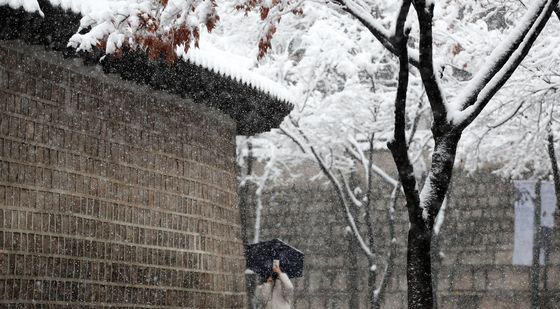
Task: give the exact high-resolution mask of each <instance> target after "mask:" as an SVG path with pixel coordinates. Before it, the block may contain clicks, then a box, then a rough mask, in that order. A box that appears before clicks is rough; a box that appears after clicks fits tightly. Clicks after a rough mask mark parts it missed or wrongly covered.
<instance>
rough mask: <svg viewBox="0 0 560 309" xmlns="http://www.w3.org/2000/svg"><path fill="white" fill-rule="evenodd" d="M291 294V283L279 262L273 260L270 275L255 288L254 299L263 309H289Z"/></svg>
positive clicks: (292, 286) (292, 291) (292, 288)
mask: <svg viewBox="0 0 560 309" xmlns="http://www.w3.org/2000/svg"><path fill="white" fill-rule="evenodd" d="M269 265H270V264H269ZM293 293H294V285H293V284H292V281H290V278H289V277H288V275H287V274H285V273H284V272H282V269H281V268H280V261H279V260H274V262H273V263H272V273H271V274H270V275H269V276H267V277H266V281H265V282H264V283H262V284H261V285H259V286H257V289H256V291H255V297H256V299H257V302H258V303H259V304H260V305H261V306H262V308H263V309H290V308H291V303H292V297H293Z"/></svg>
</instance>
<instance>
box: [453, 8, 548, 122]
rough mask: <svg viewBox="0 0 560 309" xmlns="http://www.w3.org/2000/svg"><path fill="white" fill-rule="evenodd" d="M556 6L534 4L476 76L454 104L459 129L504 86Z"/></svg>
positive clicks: (475, 115)
mask: <svg viewBox="0 0 560 309" xmlns="http://www.w3.org/2000/svg"><path fill="white" fill-rule="evenodd" d="M557 5H558V0H542V1H540V2H536V3H534V4H533V6H532V7H531V9H530V10H529V12H527V13H526V14H525V17H524V18H523V20H522V21H521V22H520V23H519V25H518V26H517V27H516V28H515V29H513V30H512V31H511V32H510V34H509V36H508V38H506V39H505V40H504V41H503V42H502V43H501V44H500V45H498V46H497V47H496V48H495V49H494V51H493V52H492V54H491V55H490V56H489V58H488V60H487V61H486V63H485V65H484V66H483V69H482V70H481V71H479V73H477V74H476V75H475V77H474V78H473V79H472V81H471V82H470V83H469V85H468V86H467V87H466V88H465V89H464V90H463V92H462V93H461V94H460V95H459V96H458V97H457V101H456V102H455V103H454V106H455V107H457V108H458V110H459V111H460V117H459V119H453V122H457V123H456V125H457V126H458V127H460V128H465V127H466V126H468V125H469V124H470V123H471V122H472V121H473V120H474V119H475V118H476V117H477V116H478V114H480V112H481V111H482V109H483V108H484V107H485V106H486V104H487V103H488V102H489V101H490V99H491V98H492V97H493V96H494V94H496V92H497V91H498V90H499V89H500V88H501V87H502V86H503V85H504V84H505V82H506V81H507V80H508V79H509V77H510V76H511V75H512V74H513V72H514V71H515V69H517V67H518V66H519V64H520V63H521V61H522V60H523V59H524V58H525V56H527V54H528V53H529V50H530V49H531V47H532V46H533V43H534V42H535V40H536V39H537V37H538V36H539V34H540V32H541V31H542V29H543V28H544V26H545V25H546V23H547V21H548V19H549V18H550V16H551V14H552V12H553V11H554V9H555V8H556V6H557Z"/></svg>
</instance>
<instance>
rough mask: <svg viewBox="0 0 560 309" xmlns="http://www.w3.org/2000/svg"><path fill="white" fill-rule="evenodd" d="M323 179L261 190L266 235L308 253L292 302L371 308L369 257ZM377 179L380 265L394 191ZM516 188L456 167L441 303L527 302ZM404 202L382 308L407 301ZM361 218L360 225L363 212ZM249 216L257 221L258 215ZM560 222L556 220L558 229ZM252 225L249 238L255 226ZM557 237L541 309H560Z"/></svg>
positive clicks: (491, 305) (491, 308)
mask: <svg viewBox="0 0 560 309" xmlns="http://www.w3.org/2000/svg"><path fill="white" fill-rule="evenodd" d="M318 172H319V171H315V173H309V174H311V175H315V174H316V173H318ZM325 183H326V181H321V182H305V181H302V182H301V183H296V184H294V185H293V186H290V187H285V186H280V185H277V186H272V187H271V188H269V190H268V191H267V192H265V193H264V195H263V205H265V208H264V209H263V214H262V221H261V224H262V229H261V239H262V240H266V239H270V238H275V237H278V238H281V239H283V240H285V241H287V242H288V243H290V244H291V245H294V246H295V247H297V248H299V249H301V250H302V251H303V252H305V253H306V260H305V272H304V277H303V278H298V279H294V283H295V286H296V298H295V308H298V309H299V308H301V309H304V308H314V309H315V308H316V309H321V308H332V309H334V308H336V309H344V308H351V309H358V308H368V306H367V294H366V292H367V272H368V271H367V270H368V267H367V261H366V260H365V258H364V255H363V254H362V253H361V251H360V249H359V248H357V247H356V246H355V244H354V243H353V242H350V241H349V238H348V236H347V234H346V232H345V227H346V225H347V224H346V221H345V220H344V217H342V211H341V209H340V207H338V208H337V204H336V198H335V196H334V194H333V192H332V189H331V187H330V186H329V185H328V184H325ZM378 183H380V184H379V185H378V186H376V193H375V196H376V201H375V203H374V204H375V205H374V207H375V209H374V210H373V213H374V221H375V229H376V231H375V235H376V237H375V240H376V249H377V252H378V253H379V254H380V259H379V264H378V269H380V270H382V269H383V268H384V266H385V261H384V258H385V256H386V253H387V248H388V244H389V243H388V241H389V239H388V237H387V235H388V231H389V230H388V229H389V228H388V226H387V219H386V207H387V205H388V201H389V195H390V192H391V191H390V188H388V187H384V186H383V185H382V184H381V182H378ZM513 194H514V192H513V184H512V183H511V182H509V181H504V180H502V179H500V178H497V177H495V176H493V175H491V174H490V173H483V172H480V173H478V174H474V175H467V174H464V173H461V172H460V171H456V173H455V175H454V178H453V184H452V188H451V192H450V196H449V204H448V205H449V206H448V207H449V208H448V210H447V215H446V220H445V223H444V225H443V228H442V232H441V238H440V246H441V247H440V251H441V252H442V253H443V258H442V259H441V262H437V261H436V262H435V263H434V265H435V268H436V269H437V270H438V272H439V274H438V280H437V285H438V287H437V288H438V292H437V294H438V304H439V308H444V309H447V308H461V309H465V308H466V309H469V308H473V309H476V308H488V309H495V308H507V309H513V308H529V307H530V267H527V266H514V265H512V254H513V244H514V196H513ZM403 203H404V201H403V198H402V197H401V199H400V202H399V203H398V204H397V205H398V206H397V209H396V214H395V215H396V226H395V232H396V238H397V243H398V254H397V257H396V259H395V263H396V265H397V266H396V271H395V275H394V276H393V279H392V280H391V281H390V283H389V287H388V291H387V294H386V296H385V302H384V305H383V308H391V309H393V308H395V309H400V308H406V304H407V301H406V274H405V259H406V251H405V248H406V247H405V246H406V235H407V231H408V222H407V221H406V220H407V219H406V210H405V207H404V204H403ZM250 204H254V201H253V202H252V203H250ZM249 213H252V212H251V211H249ZM356 217H357V218H359V221H360V222H362V223H363V216H361V215H360V213H359V212H358V213H357V214H356ZM248 222H250V223H253V222H254V216H253V217H250V218H249V220H248ZM558 223H560V222H559V220H558V218H557V220H556V230H557V229H558ZM362 227H363V226H362ZM247 231H248V233H249V234H250V235H249V239H252V238H251V235H252V232H253V228H248V229H247ZM364 232H365V231H364ZM364 235H365V234H364ZM558 235H560V233H558V232H557V231H556V232H555V234H554V236H553V251H552V252H551V254H550V262H549V265H548V266H547V267H546V268H545V269H543V270H542V271H541V300H542V301H541V308H560V305H559V304H560V250H559V248H560V240H559V239H558ZM545 272H546V276H545V275H544V273H545Z"/></svg>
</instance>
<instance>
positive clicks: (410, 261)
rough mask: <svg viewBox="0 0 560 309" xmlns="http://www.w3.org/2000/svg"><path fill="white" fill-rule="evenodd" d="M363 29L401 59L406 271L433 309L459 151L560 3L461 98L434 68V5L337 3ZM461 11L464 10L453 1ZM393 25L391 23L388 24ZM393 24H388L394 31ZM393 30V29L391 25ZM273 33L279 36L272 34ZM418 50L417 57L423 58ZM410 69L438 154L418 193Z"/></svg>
mask: <svg viewBox="0 0 560 309" xmlns="http://www.w3.org/2000/svg"><path fill="white" fill-rule="evenodd" d="M246 3H248V5H251V6H252V7H253V8H256V9H261V10H262V9H263V8H264V9H265V10H266V11H267V12H269V11H270V9H271V7H270V6H271V5H272V6H273V7H275V8H277V10H278V11H279V12H283V11H285V9H286V8H287V7H289V6H290V5H292V4H293V1H289V0H284V1H272V2H267V1H262V2H261V1H249V2H246ZM334 4H338V5H339V6H340V7H341V8H342V9H343V10H345V11H346V12H347V13H348V14H350V15H351V16H353V17H354V18H356V19H357V20H359V21H360V22H362V24H363V25H364V26H365V27H366V28H367V29H368V30H369V31H370V32H371V33H372V34H373V35H374V36H375V37H376V38H377V39H378V40H379V41H380V42H381V43H382V44H383V45H384V46H385V47H386V48H387V49H388V50H389V51H391V52H392V53H394V54H395V55H396V56H397V57H398V58H399V82H398V86H397V94H396V99H395V118H394V132H393V133H394V135H393V138H392V140H391V141H390V142H389V143H388V147H389V149H390V150H391V152H392V154H393V157H394V160H395V163H396V165H397V169H398V172H399V179H400V181H401V182H402V184H403V189H404V194H405V197H406V205H407V209H408V212H409V220H410V224H411V225H410V229H409V235H408V252H407V273H408V294H409V297H408V302H409V307H410V308H431V307H432V306H433V291H432V284H431V261H430V260H431V258H430V244H431V239H432V231H433V227H434V223H435V218H436V217H437V215H438V213H439V210H440V208H441V205H442V203H443V200H444V197H445V194H446V192H447V189H448V185H449V182H450V179H451V175H452V170H453V165H454V161H455V155H456V151H457V145H458V143H459V140H460V138H461V135H462V133H463V131H464V130H465V128H467V127H468V126H469V125H470V124H471V123H472V122H473V121H474V120H475V119H476V118H477V117H478V116H479V115H480V113H481V112H482V111H483V110H484V108H485V107H486V106H487V105H488V103H489V102H490V100H491V99H492V98H493V97H494V95H495V94H496V93H497V91H498V90H499V89H500V88H501V87H502V86H503V85H504V84H505V83H506V81H507V80H508V79H509V78H510V77H511V75H512V74H513V73H514V72H515V70H516V69H517V67H518V66H519V64H520V63H521V61H522V60H523V59H524V58H525V56H526V55H527V54H528V52H529V50H530V49H531V47H532V45H533V43H534V42H535V40H536V39H537V38H538V37H539V35H540V33H541V31H542V29H543V28H544V26H545V25H546V23H547V22H548V20H549V18H550V16H551V14H552V12H553V10H554V9H555V8H556V6H557V1H552V0H551V1H536V2H534V3H532V4H531V5H530V7H528V8H527V10H526V11H525V13H524V15H523V17H522V18H519V19H518V21H517V22H516V24H515V25H514V26H513V27H512V29H509V31H508V32H507V36H506V37H505V38H503V39H502V40H500V43H499V44H498V45H497V46H495V48H494V49H493V50H492V52H491V53H490V55H488V56H487V57H485V58H486V60H485V61H483V62H481V64H480V65H479V67H478V68H477V69H478V70H477V73H476V74H474V75H473V76H472V77H471V78H470V79H469V81H468V82H467V84H466V86H464V87H463V89H462V91H460V92H459V93H458V94H457V95H454V96H453V95H447V94H446V93H444V91H443V89H444V88H443V85H442V82H441V75H442V72H441V69H440V67H438V66H437V65H435V63H434V60H435V59H434V35H433V30H434V26H437V22H438V20H435V19H434V7H435V2H434V1H422V0H419V1H407V0H404V1H401V2H400V3H399V5H398V7H397V9H396V13H394V15H393V14H390V15H393V16H394V18H392V20H391V18H384V17H383V14H382V12H383V11H382V10H380V9H379V8H381V9H383V6H382V5H379V6H376V7H374V9H372V6H371V3H368V2H367V1H353V0H340V1H334ZM454 5H455V6H457V7H464V5H463V6H461V5H460V4H458V3H454ZM411 6H413V7H414V10H415V11H416V16H417V22H418V24H417V28H418V29H417V30H418V31H417V33H418V37H417V39H416V40H414V41H411V40H410V39H411V38H410V33H411V30H412V27H411V25H410V23H408V24H407V21H408V20H409V19H411V17H410V15H411V14H409V11H410V7H411ZM264 19H265V22H266V23H268V24H270V25H271V26H270V27H272V28H273V29H275V27H276V24H277V22H275V20H274V19H269V18H268V15H267V14H265V16H264ZM387 20H389V22H387ZM387 24H388V25H387ZM386 25H387V26H386ZM270 32H271V33H274V31H273V30H271V31H270ZM416 50H418V52H416ZM410 65H412V66H413V67H416V69H417V70H418V71H419V74H420V76H421V78H422V82H423V86H424V88H425V89H426V94H427V97H428V100H429V102H430V106H431V110H432V116H433V125H432V133H433V137H434V141H435V148H434V152H433V155H432V161H431V166H430V168H429V174H428V177H427V180H426V182H425V184H424V186H423V188H422V189H420V188H418V185H417V181H416V179H415V177H414V168H413V166H412V164H411V161H410V157H409V153H408V151H409V149H408V144H407V140H406V135H405V127H406V121H405V120H406V117H405V115H406V106H407V104H406V103H407V92H408V88H409V85H408V80H409V76H410Z"/></svg>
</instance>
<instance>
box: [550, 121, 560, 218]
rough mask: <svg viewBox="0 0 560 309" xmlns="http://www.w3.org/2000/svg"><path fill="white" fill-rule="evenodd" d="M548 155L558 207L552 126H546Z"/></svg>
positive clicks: (559, 192) (559, 188) (558, 172)
mask: <svg viewBox="0 0 560 309" xmlns="http://www.w3.org/2000/svg"><path fill="white" fill-rule="evenodd" d="M548 157H549V158H550V165H551V166H552V175H553V177H554V189H555V190H556V207H557V208H558V209H560V168H559V167H558V160H557V159H556V151H555V150H554V134H553V133H552V128H551V126H550V125H549V126H548Z"/></svg>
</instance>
